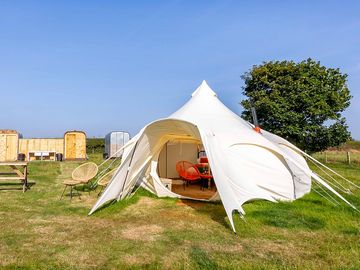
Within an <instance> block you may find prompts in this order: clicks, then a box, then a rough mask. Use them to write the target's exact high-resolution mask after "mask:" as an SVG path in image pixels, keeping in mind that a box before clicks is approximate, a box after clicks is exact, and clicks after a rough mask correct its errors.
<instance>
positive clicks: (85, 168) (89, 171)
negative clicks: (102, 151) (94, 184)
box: [71, 162, 98, 184]
mask: <svg viewBox="0 0 360 270" xmlns="http://www.w3.org/2000/svg"><path fill="white" fill-rule="evenodd" d="M97 172H98V166H97V165H96V164H95V163H94V162H87V163H84V164H82V165H80V166H79V167H77V168H76V169H75V170H74V171H73V172H72V175H71V176H72V179H73V180H75V181H79V182H80V183H83V184H86V183H88V182H89V181H90V180H91V179H93V178H94V177H95V176H96V174H97Z"/></svg>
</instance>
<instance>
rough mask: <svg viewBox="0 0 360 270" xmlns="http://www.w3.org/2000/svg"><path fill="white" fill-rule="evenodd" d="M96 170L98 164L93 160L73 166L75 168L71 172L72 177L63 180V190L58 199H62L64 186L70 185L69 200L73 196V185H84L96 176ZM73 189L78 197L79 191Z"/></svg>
mask: <svg viewBox="0 0 360 270" xmlns="http://www.w3.org/2000/svg"><path fill="white" fill-rule="evenodd" d="M97 172H98V166H97V165H96V164H95V163H94V162H87V163H84V164H82V165H80V166H79V167H77V168H75V170H74V171H73V172H72V174H71V178H72V179H71V180H65V181H64V182H63V184H64V185H65V188H64V190H63V193H62V194H61V197H60V199H62V197H63V195H64V192H65V190H66V188H67V187H70V200H71V199H72V197H73V191H74V187H75V186H77V185H84V187H85V185H86V184H88V183H89V182H90V180H91V179H93V178H94V177H95V176H96V174H97ZM75 191H76V192H77V194H78V195H79V198H80V193H79V191H78V190H76V189H75ZM89 192H90V191H89Z"/></svg>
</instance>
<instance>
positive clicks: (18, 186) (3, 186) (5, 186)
mask: <svg viewBox="0 0 360 270" xmlns="http://www.w3.org/2000/svg"><path fill="white" fill-rule="evenodd" d="M35 184H36V183H35V182H28V190H29V189H31V187H32V186H34V185H35ZM2 190H23V184H22V183H0V191H2Z"/></svg>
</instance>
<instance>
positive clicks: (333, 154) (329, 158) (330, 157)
mask: <svg viewBox="0 0 360 270" xmlns="http://www.w3.org/2000/svg"><path fill="white" fill-rule="evenodd" d="M313 157H314V158H316V159H317V160H319V161H320V162H323V163H343V164H358V165H360V151H324V152H319V153H315V154H313Z"/></svg>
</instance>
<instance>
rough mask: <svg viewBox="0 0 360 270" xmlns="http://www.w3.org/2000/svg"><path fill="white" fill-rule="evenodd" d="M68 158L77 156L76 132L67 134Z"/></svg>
mask: <svg viewBox="0 0 360 270" xmlns="http://www.w3.org/2000/svg"><path fill="white" fill-rule="evenodd" d="M66 140H67V141H66V158H68V159H75V158H76V134H67V135H66Z"/></svg>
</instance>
